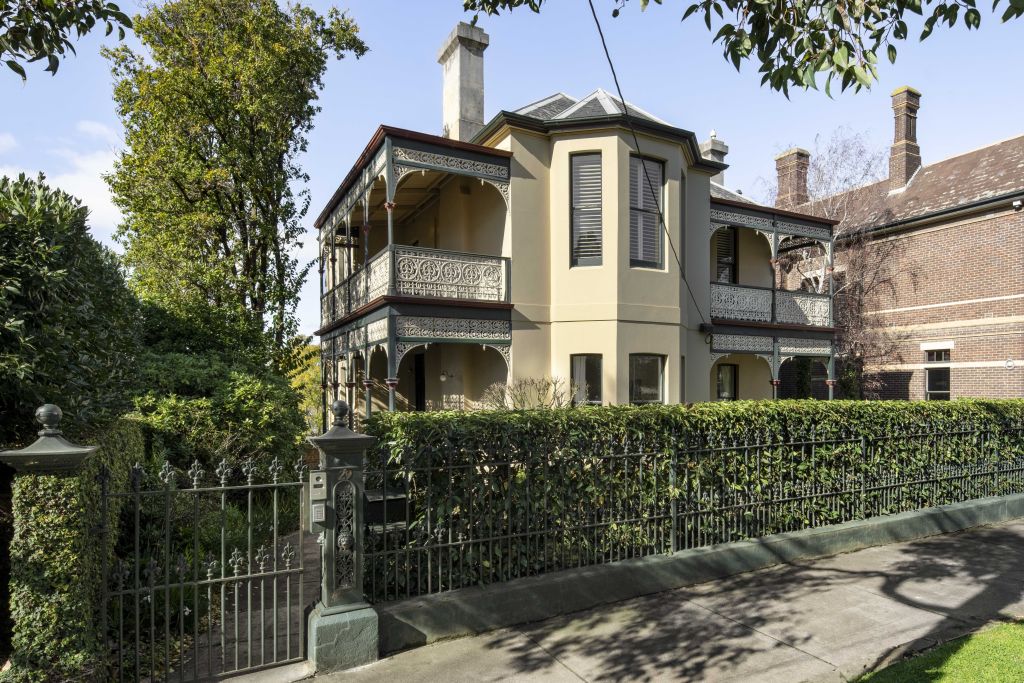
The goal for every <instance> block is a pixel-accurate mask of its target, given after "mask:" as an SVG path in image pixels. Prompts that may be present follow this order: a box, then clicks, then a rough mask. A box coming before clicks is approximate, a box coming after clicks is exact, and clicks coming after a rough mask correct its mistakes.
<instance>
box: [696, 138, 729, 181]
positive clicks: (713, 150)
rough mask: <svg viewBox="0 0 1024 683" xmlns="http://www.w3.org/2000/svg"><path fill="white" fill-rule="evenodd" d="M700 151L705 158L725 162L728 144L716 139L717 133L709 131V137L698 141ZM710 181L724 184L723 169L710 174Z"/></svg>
mask: <svg viewBox="0 0 1024 683" xmlns="http://www.w3.org/2000/svg"><path fill="white" fill-rule="evenodd" d="M700 153H701V156H703V157H704V158H705V159H712V160H714V161H721V162H723V163H724V162H725V155H727V154H728V153H729V145H727V144H725V143H724V142H722V141H721V140H719V139H718V133H716V132H715V131H711V137H710V138H708V139H707V140H705V141H704V142H702V143H700ZM711 182H713V183H718V184H719V185H725V171H719V172H718V173H716V174H715V175H713V176H711Z"/></svg>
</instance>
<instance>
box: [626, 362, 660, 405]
mask: <svg viewBox="0 0 1024 683" xmlns="http://www.w3.org/2000/svg"><path fill="white" fill-rule="evenodd" d="M629 402H630V403H664V402H665V357H664V356H657V355H654V354H651V353H633V354H630V356H629Z"/></svg>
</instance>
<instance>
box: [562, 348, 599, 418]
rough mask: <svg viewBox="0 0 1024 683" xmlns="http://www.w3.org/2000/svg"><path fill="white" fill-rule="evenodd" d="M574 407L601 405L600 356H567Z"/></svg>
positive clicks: (586, 354)
mask: <svg viewBox="0 0 1024 683" xmlns="http://www.w3.org/2000/svg"><path fill="white" fill-rule="evenodd" d="M569 365H570V369H571V372H572V388H573V399H572V402H573V404H575V405H597V406H599V405H601V354H599V353H580V354H576V355H572V356H569Z"/></svg>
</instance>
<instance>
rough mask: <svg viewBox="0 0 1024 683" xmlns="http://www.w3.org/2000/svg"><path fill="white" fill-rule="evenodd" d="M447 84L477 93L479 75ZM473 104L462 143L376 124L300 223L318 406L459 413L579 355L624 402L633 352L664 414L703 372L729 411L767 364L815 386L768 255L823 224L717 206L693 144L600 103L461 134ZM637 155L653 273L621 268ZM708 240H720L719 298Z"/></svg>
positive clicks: (815, 312) (526, 113)
mask: <svg viewBox="0 0 1024 683" xmlns="http://www.w3.org/2000/svg"><path fill="white" fill-rule="evenodd" d="M452 41H454V43H453V42H452ZM486 41H487V38H486V34H483V33H482V32H481V31H479V29H476V28H475V27H466V26H465V25H460V27H459V28H458V29H457V30H456V31H455V32H453V35H452V36H450V37H449V45H448V47H447V48H446V50H444V51H442V55H441V58H440V61H442V63H445V60H446V59H454V58H455V57H459V58H460V59H463V60H467V59H468V60H470V61H472V59H473V58H474V54H476V55H477V56H478V55H479V54H480V53H482V49H483V48H482V47H481V45H482V46H483V47H486ZM452 44H454V45H455V47H454V48H452V47H451V45H452ZM460 51H461V52H460ZM474 51H475V52H474ZM446 68H447V67H446ZM463 72H468V73H471V74H475V75H474V76H473V78H472V82H473V83H476V82H477V81H480V87H482V75H480V74H481V73H482V72H481V71H479V70H476V69H469V70H467V69H462V71H460V73H463ZM447 74H448V72H447V71H446V77H447ZM451 90H452V89H451V88H449V87H448V85H446V90H445V92H446V100H445V102H446V107H447V106H448V93H449V91H451ZM454 92H456V94H458V88H455V89H454ZM474 97H475V95H474V94H473V93H469V94H468V95H465V96H464V97H463V99H468V100H470V101H469V102H468V103H463V108H462V109H461V110H458V111H454V112H453V113H451V114H450V115H449V113H448V112H447V111H446V125H445V129H446V130H456V129H457V130H469V131H471V133H467V134H466V135H471V136H472V139H462V140H456V139H451V138H444V137H439V136H434V135H428V134H424V133H420V132H415V131H408V130H401V129H396V128H389V127H385V126H382V127H381V128H380V129H379V130H378V131H377V133H376V134H375V135H374V137H373V138H372V139H371V141H370V143H369V144H368V145H367V147H366V149H365V151H364V152H363V154H362V155H361V156H360V157H359V159H358V160H357V161H356V163H355V165H354V167H353V169H352V171H351V172H350V173H349V174H348V176H347V177H346V178H345V179H344V181H343V182H342V183H341V185H340V186H339V188H338V191H337V192H336V193H335V195H334V196H333V197H332V198H331V201H330V202H329V203H328V205H327V207H325V209H324V210H323V212H322V213H321V214H320V216H319V218H318V219H317V222H316V226H317V228H318V234H319V240H320V271H321V288H322V289H321V295H322V317H323V323H322V325H321V329H320V330H319V331H318V334H319V335H320V338H321V346H322V349H323V367H324V381H323V386H324V392H325V406H326V405H327V404H328V403H329V402H330V401H331V400H333V399H337V398H341V397H345V398H347V399H348V400H349V402H350V403H352V404H354V405H355V407H356V412H357V413H359V414H370V413H371V412H372V411H373V410H379V409H392V410H431V409H467V408H474V407H478V406H480V402H481V398H482V397H483V394H484V392H485V390H487V388H488V387H489V386H492V385H494V384H498V385H501V384H502V383H511V382H515V381H516V380H518V379H526V378H562V379H565V380H570V379H576V378H574V377H573V374H574V370H573V367H572V361H571V359H572V357H573V356H577V355H580V354H587V355H592V356H599V357H600V381H599V383H600V392H599V400H600V402H601V403H605V404H610V403H627V402H630V400H631V393H632V390H633V389H635V388H636V387H635V386H634V387H631V385H630V383H631V381H633V382H634V383H637V382H638V380H636V379H632V380H631V370H630V368H631V357H633V356H634V355H635V354H642V355H643V356H645V357H646V358H645V359H644V362H645V363H647V365H646V366H645V367H647V368H648V369H649V368H651V367H654V364H656V363H657V361H654V360H652V359H651V358H650V357H651V356H656V357H657V358H659V359H660V374H659V375H658V381H659V382H660V386H659V387H656V389H657V391H656V392H655V393H656V395H657V399H656V400H658V401H659V402H664V403H679V402H683V401H687V402H689V401H706V400H712V399H715V398H719V397H720V396H719V394H718V392H716V382H717V384H719V385H720V384H721V377H722V375H721V371H720V370H719V368H720V366H722V365H723V364H724V365H729V366H732V367H731V370H730V375H729V376H730V377H733V380H734V383H735V389H734V390H732V391H730V392H729V393H730V395H729V398H744V399H761V398H771V397H772V396H773V395H774V394H775V392H776V390H777V386H778V376H779V368H780V365H781V363H782V362H783V361H784V360H785V359H786V358H789V357H794V356H799V355H809V356H815V357H820V358H826V359H828V365H829V367H830V368H831V354H832V347H831V335H832V330H831V296H830V295H824V296H822V295H820V294H811V293H785V292H779V291H776V284H777V283H779V282H781V280H782V278H781V277H779V276H778V275H777V273H776V270H777V268H776V266H777V264H778V260H777V258H778V257H779V256H780V255H783V254H784V253H785V252H786V250H787V249H788V250H790V252H792V250H793V249H798V248H800V247H801V246H802V245H805V244H806V243H808V242H815V243H818V244H822V245H825V247H826V249H830V248H831V225H830V224H829V223H828V222H827V221H822V220H821V219H817V218H814V217H810V216H802V215H799V214H792V213H787V212H782V211H779V210H776V209H771V208H768V207H761V206H758V205H756V204H753V203H750V202H746V201H737V199H740V198H738V197H737V196H735V195H730V194H726V196H724V197H723V196H722V193H723V192H724V190H722V189H721V188H720V187H718V189H717V190H716V186H715V185H714V184H713V182H712V178H713V177H716V176H717V177H718V178H719V179H720V177H721V176H720V174H721V173H722V172H723V170H724V169H725V168H726V167H727V166H726V164H725V163H724V162H723V161H722V160H721V158H717V159H716V158H713V155H709V156H707V157H706V156H704V155H703V154H702V152H701V146H700V145H698V143H697V140H696V137H695V136H694V135H693V133H691V132H689V131H686V130H683V129H680V128H676V127H673V126H670V125H668V124H666V123H664V122H663V121H661V120H659V119H657V118H656V117H653V116H651V115H650V114H647V113H646V112H643V111H642V110H640V109H638V108H636V107H634V106H633V105H630V104H628V103H624V102H621V101H619V100H617V99H616V98H614V97H613V96H611V95H610V94H609V93H606V92H604V91H600V90H599V91H596V92H595V93H593V94H592V95H590V96H589V97H587V98H584V99H582V100H575V99H574V98H571V97H569V96H566V95H563V94H561V93H559V94H556V95H553V96H551V97H549V98H545V99H544V100H541V101H539V102H537V103H534V104H532V105H529V106H527V107H524V108H523V109H520V110H517V111H515V112H508V111H502V112H500V113H499V114H498V115H497V116H495V117H494V118H492V119H491V121H490V122H489V123H487V124H486V125H483V123H482V122H479V125H475V124H474V123H473V120H472V114H471V112H475V111H478V110H482V100H481V102H476V101H473V100H474ZM480 97H481V98H482V94H480ZM459 101H460V100H459V98H458V97H454V102H455V104H453V105H452V106H454V107H456V108H457V107H458V106H459ZM467 112H470V113H467ZM449 119H451V121H452V123H451V124H449V123H447V121H448V120H449ZM467 121H468V124H467ZM638 147H639V148H638ZM721 147H722V148H724V145H721ZM726 149H727V148H726ZM594 154H599V155H600V189H601V191H600V211H599V215H600V264H599V265H598V264H594V265H573V258H572V256H573V255H572V252H571V250H572V247H571V240H572V234H573V230H574V227H573V221H572V218H571V209H572V196H571V194H572V191H571V187H572V183H571V176H572V163H573V161H572V160H573V159H574V158H576V157H577V155H594ZM638 156H639V157H641V158H643V159H648V160H653V161H655V162H657V168H658V169H660V175H661V176H662V182H661V183H660V187H659V188H657V189H656V191H655V192H654V195H656V197H657V199H656V205H657V208H658V209H659V210H660V214H661V216H662V217H663V222H662V221H659V223H658V225H659V228H658V234H659V235H660V248H661V253H660V254H658V255H657V258H656V259H653V258H652V259H651V261H649V262H655V261H656V262H657V264H658V267H647V266H645V267H636V266H633V265H631V242H630V240H631V211H632V210H633V209H634V208H635V207H632V206H631V203H632V200H633V199H634V197H635V193H638V192H643V190H642V189H639V190H638V189H637V187H636V183H634V187H633V188H632V189H631V183H630V174H631V164H633V163H634V158H635V157H638ZM590 158H593V157H590ZM631 193H633V194H631ZM720 229H725V230H731V231H734V232H735V252H736V253H734V254H732V255H731V257H730V258H731V259H732V260H731V261H729V263H730V264H731V265H730V266H729V267H728V268H727V272H728V276H729V277H728V281H725V280H722V277H723V276H722V273H721V272H718V271H721V270H722V269H721V268H716V264H719V263H721V262H724V261H723V260H722V259H721V258H720V255H719V254H717V253H716V251H715V247H714V246H713V245H714V244H716V243H717V241H716V239H715V236H716V235H717V234H719V233H718V232H717V231H718V230H720ZM730 234H732V233H730ZM829 253H830V252H829ZM647 256H648V257H649V256H650V254H647ZM712 280H719V281H716V282H712ZM644 381H645V382H648V384H649V383H650V381H651V380H650V378H649V377H648V379H645V380H644ZM645 390H646V391H648V392H651V391H652V387H650V386H646V387H645Z"/></svg>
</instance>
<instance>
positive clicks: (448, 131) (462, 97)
mask: <svg viewBox="0 0 1024 683" xmlns="http://www.w3.org/2000/svg"><path fill="white" fill-rule="evenodd" d="M489 43H490V38H489V37H488V35H487V34H486V33H484V32H483V30H482V29H480V28H477V27H476V26H470V25H469V24H467V23H466V22H464V21H463V22H459V25H458V26H456V27H455V29H454V30H453V31H452V32H451V34H450V35H449V36H448V39H447V40H445V41H444V46H443V47H442V48H441V51H440V52H439V53H438V55H437V63H438V64H440V65H441V68H442V69H443V71H444V90H443V97H444V102H443V110H442V118H443V121H442V124H443V132H442V135H444V136H445V137H446V138H452V139H454V140H462V141H463V142H465V141H467V140H470V139H472V138H473V136H474V135H476V134H477V133H478V132H479V131H480V129H481V128H483V127H484V50H486V49H487V45H488V44H489Z"/></svg>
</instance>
